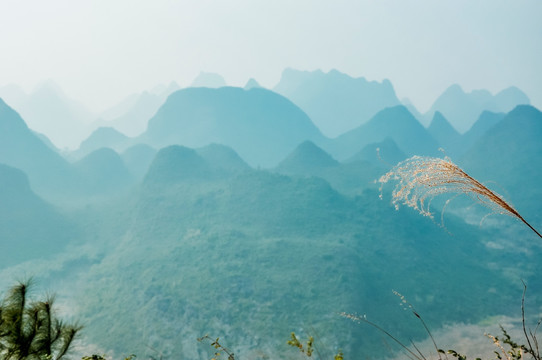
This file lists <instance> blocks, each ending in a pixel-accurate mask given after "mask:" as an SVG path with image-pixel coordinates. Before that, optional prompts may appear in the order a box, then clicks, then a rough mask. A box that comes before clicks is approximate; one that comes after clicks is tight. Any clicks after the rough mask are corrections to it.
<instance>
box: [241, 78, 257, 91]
mask: <svg viewBox="0 0 542 360" xmlns="http://www.w3.org/2000/svg"><path fill="white" fill-rule="evenodd" d="M252 88H261V86H260V84H258V82H257V81H256V80H255V79H253V78H250V79H248V81H247V83H246V84H245V87H244V88H243V89H245V90H250V89H252Z"/></svg>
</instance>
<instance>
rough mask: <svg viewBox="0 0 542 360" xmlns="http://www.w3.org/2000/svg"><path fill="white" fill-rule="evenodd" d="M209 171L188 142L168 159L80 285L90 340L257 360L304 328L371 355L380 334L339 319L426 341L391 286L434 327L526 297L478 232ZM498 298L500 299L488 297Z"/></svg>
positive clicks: (473, 318) (311, 185)
mask: <svg viewBox="0 0 542 360" xmlns="http://www.w3.org/2000/svg"><path fill="white" fill-rule="evenodd" d="M210 169H212V166H211V165H210V164H209V163H208V162H207V161H205V160H204V159H203V158H202V157H201V156H199V155H198V154H197V153H196V152H195V151H193V150H190V149H187V148H183V147H180V146H172V147H168V148H166V149H162V150H161V151H160V152H159V153H158V154H157V156H156V159H155V161H154V162H153V165H152V166H151V168H150V169H149V173H148V174H147V178H146V184H144V186H143V187H142V188H141V189H140V190H139V191H138V192H136V193H134V198H133V201H135V204H134V206H133V208H132V212H131V216H128V218H129V226H128V229H127V230H126V233H125V234H124V235H123V236H122V240H121V242H120V243H119V244H118V246H117V247H115V248H113V249H111V251H108V252H107V253H105V254H104V256H103V258H102V259H101V260H100V261H99V263H96V264H95V265H94V266H92V267H91V268H89V270H88V271H87V272H86V273H85V274H84V276H83V277H82V278H81V281H80V284H81V287H80V289H79V295H78V297H77V307H76V311H77V313H78V314H79V315H80V316H81V319H82V321H84V322H85V323H86V324H88V325H87V326H86V328H85V330H86V333H85V334H86V336H87V339H88V341H89V342H91V343H94V344H100V346H101V347H102V349H104V351H107V350H113V351H114V352H115V353H127V351H130V352H133V353H137V354H138V356H142V357H143V356H144V357H147V356H148V355H152V354H153V353H152V351H153V350H150V349H151V348H152V349H158V351H159V352H160V353H161V354H163V356H165V357H171V356H173V354H179V353H182V354H183V355H184V356H185V357H187V358H202V357H204V356H206V350H207V345H206V344H198V343H197V342H196V341H195V339H196V338H198V337H201V336H202V334H209V335H210V336H211V337H220V338H221V339H224V340H223V341H224V343H225V344H226V346H228V347H229V348H230V349H232V351H233V352H234V353H235V354H243V356H246V358H250V359H263V358H268V359H283V358H289V356H288V354H291V353H290V351H292V350H291V349H288V348H287V347H285V346H284V342H285V341H286V340H287V339H288V336H289V334H290V333H291V332H292V331H295V332H296V333H298V334H299V333H302V334H303V335H305V334H315V333H317V334H318V337H319V341H321V343H323V344H326V346H328V347H329V348H330V350H329V351H334V350H335V349H338V348H341V349H343V351H344V352H345V354H347V353H348V354H359V356H360V357H365V354H367V356H369V354H372V353H374V351H378V350H379V349H381V343H380V342H379V338H380V334H379V333H377V332H371V331H367V329H366V328H364V327H363V326H360V325H359V324H356V323H353V322H350V321H348V320H347V319H344V318H341V317H340V316H338V315H337V314H338V313H340V312H342V311H346V312H349V313H355V312H359V311H362V312H367V313H368V315H367V316H368V317H370V319H371V321H374V322H376V323H378V324H383V325H384V326H385V328H386V329H388V328H391V331H392V332H393V334H394V335H396V336H398V337H399V338H400V339H408V338H410V337H412V338H413V339H419V338H420V337H423V336H424V335H425V334H424V331H423V328H421V327H420V328H419V329H418V328H417V327H415V326H412V324H411V323H409V322H408V321H406V320H405V319H407V318H408V315H409V314H410V313H408V314H407V312H405V311H403V309H402V308H401V307H399V306H397V298H396V297H395V296H394V295H393V294H392V293H391V291H392V290H393V289H398V291H401V292H402V293H403V294H405V295H406V296H407V297H409V298H412V299H416V306H417V308H423V310H424V319H425V320H426V321H428V323H430V324H432V327H433V328H438V327H439V326H440V325H442V324H443V323H450V322H454V321H465V322H477V321H480V320H482V319H484V318H486V317H487V316H491V315H493V314H496V313H502V311H505V310H504V309H507V307H509V306H510V301H512V299H513V300H517V298H516V296H517V291H518V290H520V286H521V285H518V286H515V287H514V286H511V283H512V281H511V280H510V279H509V277H507V276H509V275H507V273H506V269H502V271H501V270H499V269H497V270H494V267H493V268H491V264H492V263H494V262H495V261H499V259H501V258H502V256H503V254H504V252H503V251H502V249H501V250H498V249H496V248H494V247H493V248H492V247H490V246H489V245H488V246H486V243H488V242H490V241H492V240H493V239H494V235H495V234H493V233H483V232H482V231H481V230H480V228H479V227H478V226H468V225H466V224H463V223H462V222H461V221H459V220H457V219H455V218H454V217H453V216H450V217H449V218H448V221H447V227H448V229H449V231H450V232H453V233H454V236H453V237H452V236H450V235H449V234H448V233H447V232H446V231H443V230H442V229H441V228H440V227H438V226H437V225H436V224H434V223H433V222H431V221H429V220H428V219H427V218H424V217H422V216H419V215H418V214H416V213H414V212H413V211H410V209H401V210H400V211H395V209H394V208H393V207H392V206H391V205H390V204H389V203H388V202H387V201H381V200H379V198H378V192H376V191H367V192H365V193H363V194H361V195H360V196H358V197H346V196H343V195H341V194H339V193H338V192H337V191H335V190H334V189H333V188H332V187H330V186H329V184H328V183H327V182H326V181H324V180H322V179H318V178H315V177H311V178H296V177H289V176H284V175H278V174H273V173H269V172H267V171H261V170H260V171H258V170H252V171H247V172H243V173H240V174H238V175H237V176H233V177H230V178H228V179H224V178H221V177H217V178H214V179H211V178H209V177H206V172H208V171H209V170H210ZM158 174H161V175H160V176H158ZM185 177H191V179H192V180H190V179H188V178H185ZM386 196H388V195H387V194H386ZM521 256H523V254H522V255H521ZM521 256H520V257H518V256H511V257H510V258H509V261H515V260H517V259H518V258H521ZM443 259H451V260H453V261H443ZM523 270H525V269H522V270H520V271H519V273H521V274H523ZM504 285H506V286H504ZM495 288H498V289H500V290H499V296H488V294H491V293H492V291H494V289H495ZM457 289H461V291H457ZM492 289H493V290H492ZM482 298H483V299H484V301H479V300H477V299H482ZM410 315H411V314H410ZM111 319H115V321H113V322H112V321H111ZM127 328H128V329H131V330H130V331H128V332H127V331H126V329H127ZM141 339H146V340H145V341H141ZM281 344H282V345H281ZM200 355H201V356H200Z"/></svg>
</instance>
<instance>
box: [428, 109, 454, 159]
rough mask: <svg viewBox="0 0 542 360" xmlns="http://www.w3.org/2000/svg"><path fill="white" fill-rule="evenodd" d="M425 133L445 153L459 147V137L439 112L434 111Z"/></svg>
mask: <svg viewBox="0 0 542 360" xmlns="http://www.w3.org/2000/svg"><path fill="white" fill-rule="evenodd" d="M427 131H428V132H429V134H431V136H432V137H433V138H434V139H435V140H436V141H437V142H438V144H439V145H440V146H441V147H442V148H443V149H444V150H445V151H452V150H455V149H456V148H457V146H459V143H460V138H461V135H460V134H459V133H458V132H457V130H455V129H454V127H453V126H452V125H451V124H450V123H449V122H448V120H446V118H445V117H444V116H443V115H442V114H441V113H440V112H439V111H435V115H434V116H433V120H432V121H431V124H430V125H429V127H428V128H427Z"/></svg>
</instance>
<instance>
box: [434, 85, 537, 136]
mask: <svg viewBox="0 0 542 360" xmlns="http://www.w3.org/2000/svg"><path fill="white" fill-rule="evenodd" d="M522 104H530V100H529V98H528V97H527V95H525V94H524V93H523V92H522V91H521V90H519V89H518V88H516V87H509V88H507V89H504V90H502V91H501V92H499V93H497V94H496V95H492V94H491V93H490V92H489V91H487V90H473V91H471V92H470V93H466V92H464V91H463V89H462V88H461V87H460V86H459V85H457V84H455V85H452V86H450V87H449V88H448V89H446V90H445V91H444V93H442V95H440V96H439V97H438V99H437V100H436V101H435V103H434V104H433V106H431V109H430V110H429V111H428V112H427V113H426V114H425V117H426V119H431V118H432V117H433V115H434V113H435V112H436V111H439V112H441V113H442V115H443V116H444V117H445V118H446V119H448V121H449V122H450V123H451V124H452V126H453V127H454V128H455V129H457V130H458V131H459V132H460V133H464V132H466V131H467V130H469V129H470V127H471V126H472V125H473V124H474V122H475V121H476V119H478V117H479V116H480V114H481V113H482V112H483V111H484V110H488V111H492V112H509V111H510V110H512V109H513V108H514V107H515V106H516V105H522Z"/></svg>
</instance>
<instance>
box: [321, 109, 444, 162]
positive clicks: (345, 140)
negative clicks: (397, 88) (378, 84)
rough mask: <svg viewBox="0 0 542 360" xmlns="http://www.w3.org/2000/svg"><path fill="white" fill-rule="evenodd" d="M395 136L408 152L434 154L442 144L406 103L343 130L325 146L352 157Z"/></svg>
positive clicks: (338, 157)
mask: <svg viewBox="0 0 542 360" xmlns="http://www.w3.org/2000/svg"><path fill="white" fill-rule="evenodd" d="M388 137H389V138H391V139H393V141H394V142H395V143H396V144H397V146H399V148H400V149H401V150H402V151H404V152H405V153H406V154H407V155H409V156H410V155H434V154H436V153H437V150H438V147H439V146H438V144H437V142H436V141H435V139H433V138H432V137H431V135H430V134H429V133H428V132H427V130H426V129H425V128H424V127H423V126H422V125H421V124H420V123H419V122H418V120H416V119H415V118H414V116H412V114H411V113H410V112H408V110H407V109H406V108H405V107H404V106H402V105H399V106H394V107H391V108H387V109H384V110H382V111H380V112H379V113H378V114H376V115H375V116H374V117H373V118H372V119H371V120H370V121H369V122H367V123H366V124H364V125H361V126H359V127H358V128H356V129H354V130H351V131H349V132H347V133H346V134H343V135H341V136H339V137H337V138H336V139H333V142H332V143H331V144H330V145H329V146H328V147H324V148H325V149H326V150H328V152H330V153H331V154H332V155H334V156H335V157H336V158H337V159H339V160H342V159H348V158H350V157H352V156H353V155H354V154H356V153H357V152H359V151H360V150H361V149H363V148H364V147H365V146H367V145H368V144H371V143H376V142H380V141H383V140H384V139H386V138H388Z"/></svg>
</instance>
